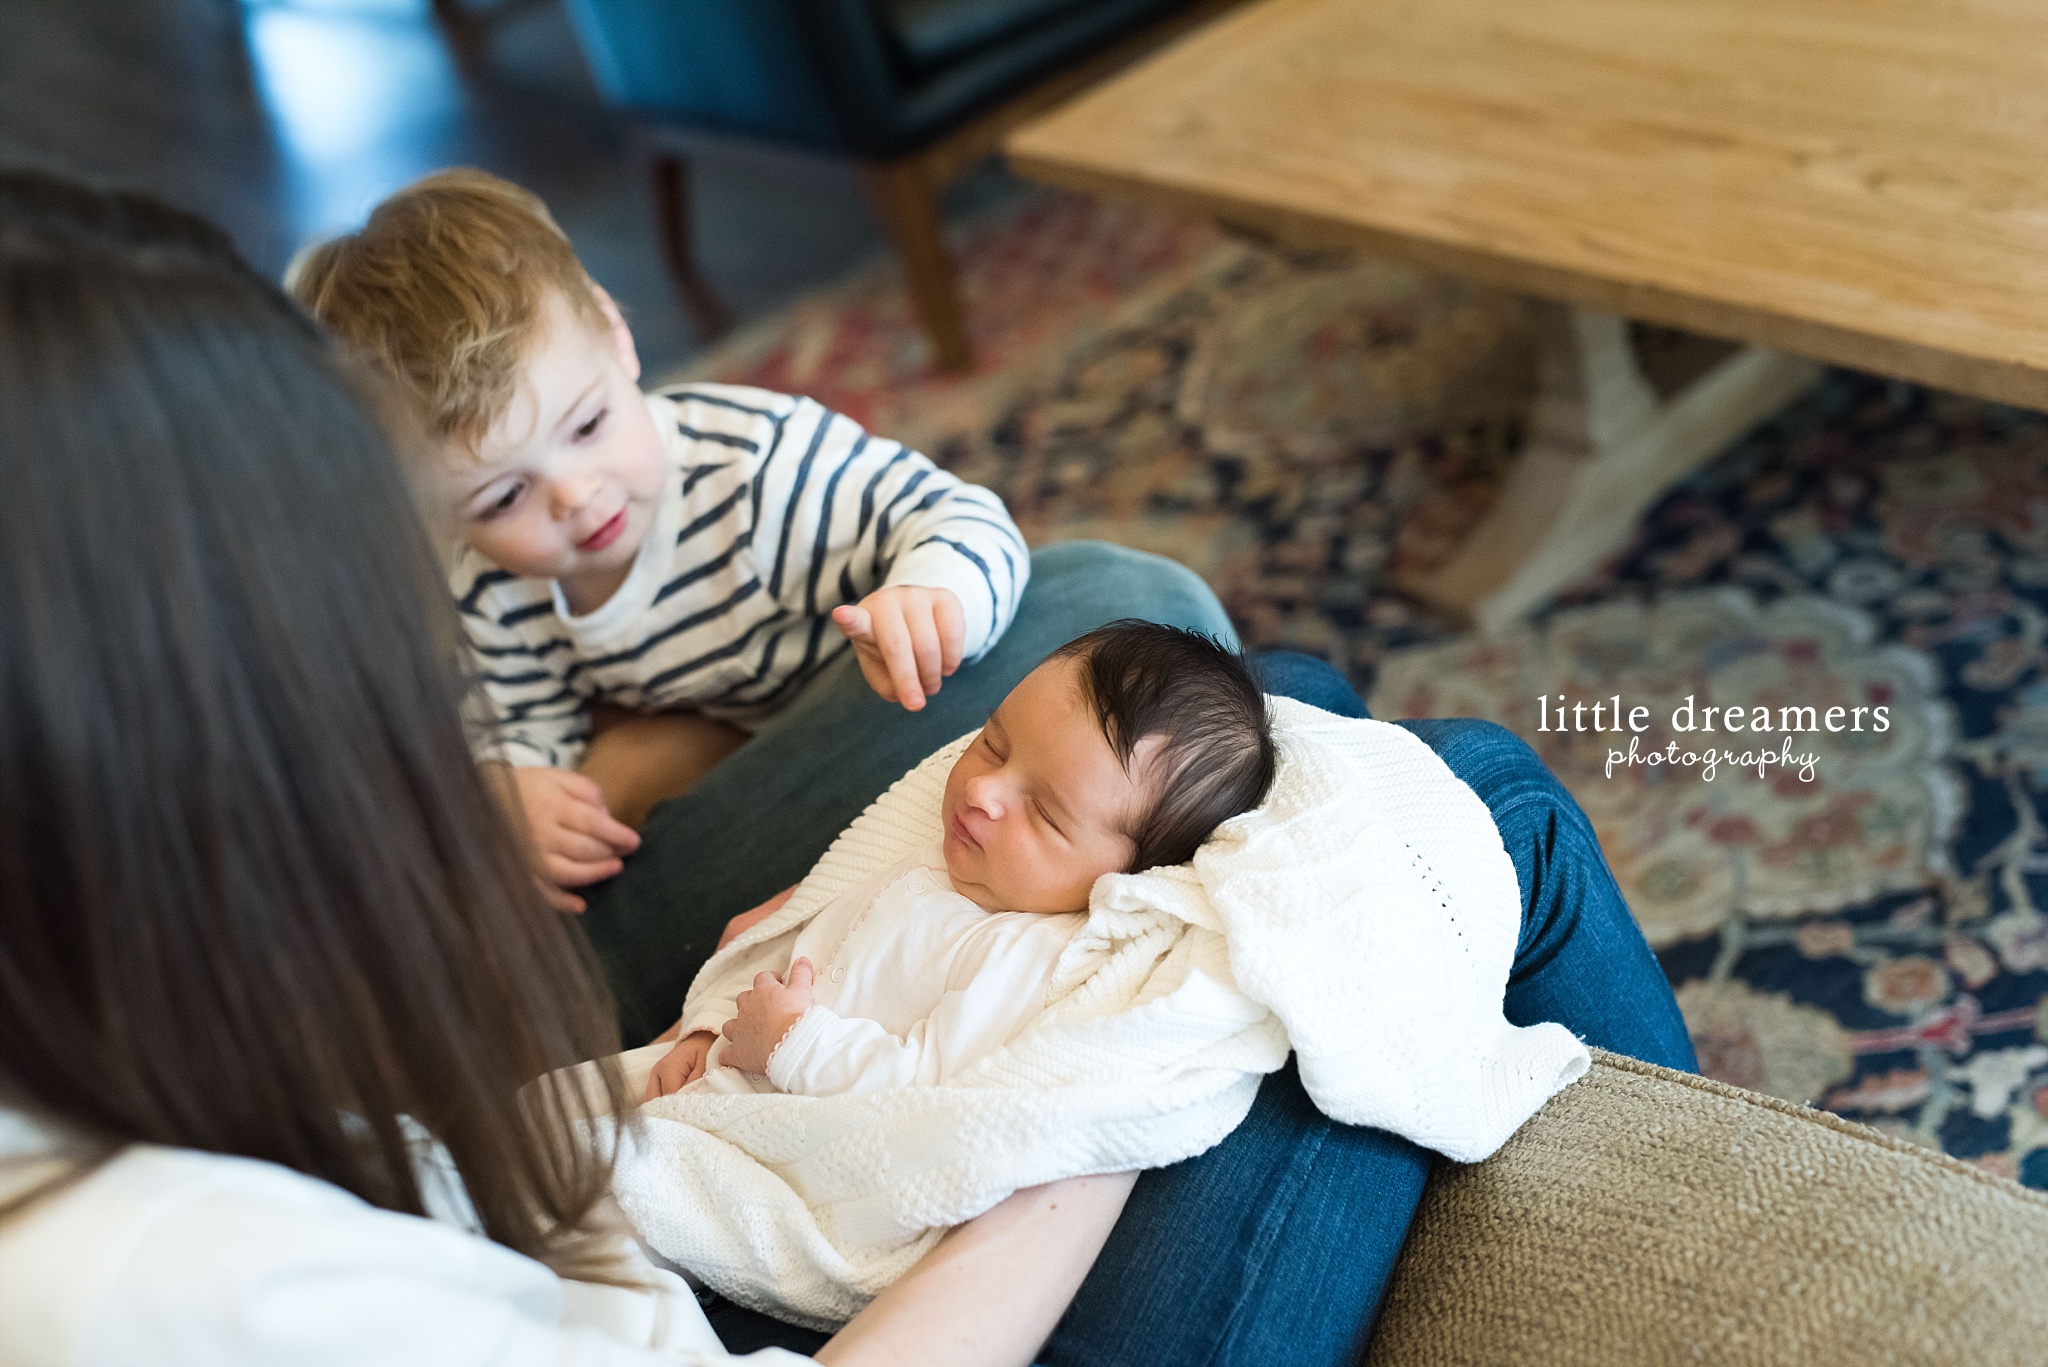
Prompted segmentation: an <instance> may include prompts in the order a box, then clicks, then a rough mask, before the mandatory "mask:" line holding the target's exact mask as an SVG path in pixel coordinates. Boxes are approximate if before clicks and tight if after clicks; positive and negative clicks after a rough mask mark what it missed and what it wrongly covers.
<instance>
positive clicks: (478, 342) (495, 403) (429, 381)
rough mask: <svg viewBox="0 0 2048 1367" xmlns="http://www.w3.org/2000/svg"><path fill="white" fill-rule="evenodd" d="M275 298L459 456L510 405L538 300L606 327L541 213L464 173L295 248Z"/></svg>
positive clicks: (425, 185) (444, 174)
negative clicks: (348, 354)
mask: <svg viewBox="0 0 2048 1367" xmlns="http://www.w3.org/2000/svg"><path fill="white" fill-rule="evenodd" d="M285 288H286V289H288V290H290V291H291V293H292V295H293V297H294V298H296V299H297V300H298V301H299V303H300V304H301V305H303V306H304V307H305V308H306V310H307V311H308V312H310V313H311V314H312V315H313V316H314V317H315V318H318V319H319V320H320V321H321V322H322V323H324V324H326V325H327V327H328V328H329V329H330V330H332V331H333V332H334V333H335V334H336V335H337V336H338V337H340V338H341V340H342V341H343V342H344V343H345V344H347V345H348V346H349V347H350V348H352V349H353V350H355V351H356V352H357V353H359V354H360V355H361V356H362V357H363V358H364V359H365V360H367V361H368V362H369V363H370V364H371V365H372V366H374V367H375V368H376V369H378V370H380V371H382V372H384V374H385V375H386V376H387V377H388V378H389V379H390V380H391V381H392V382H393V383H394V384H395V385H396V386H397V388H398V391H399V393H400V394H401V396H402V397H403V398H404V399H405V400H406V401H407V403H408V404H409V405H410V406H411V407H412V408H413V410H414V412H415V414H416V415H417V417H418V419H419V422H420V424H421V426H422V427H423V428H424V429H425V430H426V432H427V434H428V435H429V436H430V437H432V438H434V439H435V440H436V441H439V442H442V443H448V444H454V445H457V446H461V447H467V448H470V449H472V450H473V449H474V448H475V447H476V445H477V444H478V442H480V441H481V440H482V439H483V436H484V434H485V433H486V432H488V431H489V430H490V427H491V424H492V423H493V422H495V421H497V419H498V416H499V415H500V414H501V413H503V412H504V411H505V407H506V405H507V404H509V403H510V402H511V401H512V395H513V392H514V390H515V389H516V388H517V386H518V382H519V373H520V369H521V367H522V366H523V365H524V364H525V362H526V358H527V355H528V353H529V351H530V350H531V347H532V345H533V343H534V340H535V338H536V336H537V335H538V333H539V332H540V329H541V326H542V321H543V317H544V313H545V310H546V307H547V300H548V297H549V295H550V293H551V292H552V293H555V294H559V295H560V296H561V297H562V298H563V299H564V300H565V301H566V302H567V303H568V305H569V307H570V309H571V310H572V312H573V313H574V314H575V315H576V316H577V317H578V318H579V319H581V320H582V321H584V322H586V323H589V324H590V325H591V326H592V327H594V328H597V329H599V330H600V331H602V330H604V329H606V328H608V327H609V326H610V323H609V320H608V319H607V318H606V317H605V313H604V310H603V308H602V307H601V306H600V305H599V303H598V300H597V294H596V286H595V285H593V284H592V282H591V279H590V277H589V275H587V274H585V272H584V270H583V263H582V262H580V261H578V260H577V259H576V252H575V250H574V249H573V248H572V247H571V246H570V245H569V238H568V235H567V234H565V233H564V232H563V231H562V230H561V228H560V227H559V226H557V225H556V223H555V220H554V218H553V216H552V215H550V214H549V213H548V210H547V205H545V204H543V203H542V202H541V200H540V197H539V196H538V195H536V194H534V193H533V192H532V191H530V190H526V189H522V188H521V187H520V186H517V185H514V184H512V183H511V182H510V181H507V180H500V179H499V178H498V177H496V176H494V175H491V174H489V173H488V172H485V171H479V170H475V169H474V168H471V167H458V168H455V169H453V170H447V171H437V172H435V173H434V174H433V175H430V176H427V177H426V178H425V179H423V180H418V181H415V182H413V183H412V184H411V185H408V186H406V187H405V188H404V189H402V190H400V191H398V192H397V193H395V194H393V195H392V196H391V197H390V198H388V199H386V200H385V201H384V202H383V203H382V204H379V205H378V206H377V207H376V208H375V209H374V210H373V211H371V214H370V221H369V222H368V223H365V224H364V225H363V227H362V228H361V229H360V230H359V231H357V232H353V233H348V234H345V235H343V236H341V237H334V238H329V239H328V240H326V241H324V242H318V243H314V244H312V245H311V246H308V247H307V248H305V249H304V250H303V251H301V252H300V253H299V255H298V257H297V258H296V259H295V260H294V261H293V262H292V265H291V268H290V269H289V270H288V271H287V272H286V274H285Z"/></svg>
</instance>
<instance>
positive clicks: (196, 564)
mask: <svg viewBox="0 0 2048 1367" xmlns="http://www.w3.org/2000/svg"><path fill="white" fill-rule="evenodd" d="M453 610H454V609H453V605H452V604H451V603H450V602H449V600H448V595H447V593H446V590H445V588H443V587H442V583H441V580H440V576H439V574H438V572H437V570H436V567H435V562H434V557H433V555H432V552H431V551H430V550H429V547H428V545H427V541H426V537H425V534H424V532H423V531H422V529H421V527H420V526H419V524H418V521H417V519H416V517H415V514H414V511H413V508H412V505H411V502H410V500H409V497H408V492H407V487H406V484H405V482H404V479H403V477H402V475H401V474H400V472H399V469H398V466H397V463H396V461H395V459H394V456H393V453H392V446H391V440H390V439H389V438H388V437H387V436H386V434H385V432H384V430H382V428H380V426H379V424H378V423H377V422H376V420H375V419H374V417H373V416H372V414H371V412H370V410H369V407H368V406H367V404H366V401H365V399H364V397H363V394H362V392H361V391H360V389H359V386H358V385H357V384H355V383H353V382H352V381H351V378H350V376H349V375H348V374H347V372H346V371H345V368H344V367H343V366H342V365H341V364H339V363H338V362H337V360H336V357H335V355H334V353H333V351H332V350H331V348H330V347H329V346H328V344H327V343H326V342H325V341H324V340H323V339H322V337H321V336H320V335H319V333H318V332H317V331H316V329H315V328H314V327H313V325H312V324H311V323H310V322H308V321H307V320H306V318H305V317H303V316H302V315H301V314H300V313H299V312H298V311H297V309H296V308H295V307H294V306H293V305H292V304H291V303H289V302H288V301H287V300H286V299H285V298H284V297H283V296H282V295H281V294H280V293H279V292H278V291H277V290H276V289H274V288H272V287H271V286H270V285H269V284H268V283H266V282H265V281H263V280H262V279H260V278H259V277H258V276H256V275H255V274H254V273H253V272H252V271H251V270H250V269H249V268H248V267H247V266H245V265H244V264H243V263H242V262H241V261H240V259H239V258H237V257H236V255H235V253H234V251H233V249H232V248H231V247H230V246H229V245H228V242H227V240H226V238H225V237H224V236H223V235H221V234H220V233H219V232H218V231H216V230H215V229H213V228H211V227H210V226H208V225H206V224H205V223H203V222H201V221H199V220H197V219H194V218H192V217H190V216H188V215H185V214H182V213H179V212H177V211H176V210H173V209H170V208H168V207H166V206H164V205H162V204H160V203H157V202H156V201H154V200H151V199H148V198H145V197H142V196H137V195H127V194H118V193H102V192H99V191H95V190H90V189H87V188H85V187H83V186H80V185H77V184H74V183H72V182H70V181H66V180H63V179H60V178H57V177H54V176H50V175H46V174H40V173H33V172H21V171H4V170H0V1104H7V1105H11V1106H15V1107H18V1108H21V1109H23V1110H25V1111H27V1112H29V1113H30V1114H32V1115H37V1116H40V1117H42V1118H43V1119H44V1120H46V1121H49V1122H54V1123H55V1125H56V1126H57V1127H58V1128H59V1129H60V1130H61V1131H62V1132H63V1133H66V1134H68V1135H71V1136H74V1137H75V1138H76V1140H77V1141H78V1144H79V1145H80V1152H81V1153H82V1154H84V1155H85V1157H84V1158H83V1159H82V1162H83V1163H85V1164H89V1163H90V1161H91V1156H92V1155H94V1154H97V1155H105V1154H108V1153H112V1152H115V1151H117V1150H118V1149H119V1147H120V1146H122V1145H126V1144H131V1143H152V1144H166V1145H177V1146H182V1147H187V1148H194V1149H204V1150H208V1151H211V1152H214V1153H223V1154H240V1155H246V1156H248V1157H251V1158H259V1159H266V1160H268V1161H270V1162H274V1163H281V1164H283V1165H285V1166H286V1167H290V1168H294V1169H296V1170H298V1171H300V1172H303V1173H306V1174H309V1175H310V1176H313V1177H317V1178H322V1179H324V1180H326V1181H329V1182H332V1183H334V1184H335V1185H337V1186H340V1187H343V1188H346V1189H347V1190H349V1191H352V1192H354V1193H355V1194H357V1195H358V1196H360V1197H362V1198H363V1199H364V1200H366V1201H369V1202H371V1203H372V1204H375V1205H378V1206H382V1207H385V1208H387V1209H390V1210H396V1211H407V1212H412V1213H423V1205H422V1200H421V1190H420V1182H419V1180H418V1177H417V1176H416V1167H415V1163H414V1154H413V1151H412V1148H411V1146H410V1145H409V1144H408V1128H409V1127H408V1124H407V1123H406V1119H405V1118H407V1117H410V1118H411V1120H412V1121H415V1122H417V1124H418V1125H420V1126H424V1127H425V1128H426V1130H428V1131H429V1132H430V1133H431V1134H432V1135H433V1137H434V1138H436V1139H438V1140H440V1141H441V1142H442V1143H443V1144H445V1145H446V1146H447V1150H448V1152H449V1154H450V1155H451V1156H452V1157H453V1159H454V1161H455V1164H456V1166H457V1168H458V1169H459V1170H460V1171H461V1174H462V1177H463V1180H464V1183H465V1184H466V1187H467V1190H468V1194H469V1197H470V1199H471V1201H472V1203H473V1204H474V1206H475V1208H476V1211H477V1214H478V1216H479V1217H480V1218H481V1221H482V1224H483V1227H484V1230H485V1232H486V1233H488V1234H489V1235H490V1236H491V1237H492V1238H494V1239H496V1240H497V1241H498V1242H500V1243H502V1244H506V1245H508V1246H510V1247H512V1248H514V1249H517V1250H519V1251H520V1252H522V1253H527V1254H531V1255H534V1256H536V1257H539V1258H542V1259H544V1260H545V1261H547V1262H549V1263H550V1264H551V1265H553V1266H554V1267H556V1268H557V1269H558V1270H561V1271H564V1272H569V1273H579V1272H580V1273H583V1274H585V1275H588V1274H590V1273H591V1272H593V1271H601V1268H600V1265H599V1259H600V1253H599V1250H598V1245H597V1243H596V1242H595V1236H594V1235H592V1234H591V1233H589V1229H590V1226H591V1225H592V1223H593V1220H594V1212H595V1209H596V1207H597V1204H598V1203H599V1202H600V1201H601V1200H602V1198H603V1196H604V1194H605V1191H606V1185H607V1179H608V1176H609V1171H608V1164H607V1162H606V1159H605V1156H604V1155H603V1154H602V1153H599V1152H596V1151H595V1150H594V1149H593V1148H592V1147H591V1146H590V1145H589V1144H588V1143H587V1142H586V1141H585V1140H584V1138H583V1137H582V1136H581V1135H580V1134H579V1129H580V1127H579V1125H578V1124H577V1122H578V1121H580V1120H581V1119H583V1118H584V1112H585V1108H586V1107H589V1106H594V1105H600V1104H607V1105H610V1106H612V1107H615V1108H616V1107H619V1106H620V1105H621V1104H622V1102H623V1096H622V1093H621V1087H620V1084H619V1081H618V1078H617V1075H616V1072H615V1071H612V1072H609V1073H606V1074H605V1075H604V1078H605V1080H604V1085H603V1088H602V1090H604V1091H605V1092H606V1093H607V1095H606V1096H605V1097H604V1098H603V1101H602V1102H598V1101H595V1100H587V1099H586V1096H585V1093H584V1092H583V1090H582V1089H581V1088H571V1087H569V1086H567V1085H542V1086H539V1087H528V1086H527V1084H529V1083H531V1082H533V1080H534V1079H536V1078H540V1077H543V1076H544V1075H546V1074H547V1073H548V1072H549V1071H550V1070H552V1069H556V1068H560V1067H562V1066H564V1065H567V1064H572V1063H575V1062H577V1061H578V1060H581V1059H588V1058H593V1057H600V1056H603V1055H605V1054H608V1053H610V1052H611V1051H613V1050H615V1049H616V1048H617V1041H616V1036H615V1034H614V1027H613V1025H612V1023H611V1021H612V1017H611V1013H610V1011H609V1010H608V1009H607V1008H606V1006H605V1004H604V1002H603V1001H602V998H601V994H600V993H599V991H598V990H597V989H596V987H595V986H594V978H593V975H592V973H591V971H590V968H589V964H588V956H587V955H585V954H583V953H581V952H580V951H579V949H578V947H577V943H576V942H575V941H574V940H573V938H572V935H571V932H569V931H568V929H567V928H566V927H564V926H563V925H562V924H561V923H560V920H559V918H558V917H557V916H556V915H555V914H554V913H553V912H551V911H550V910H548V909H547V907H546V906H545V904H544V903H543V902H542V900H541V898H540V896H539V894H538V892H537V890H536V888H535V886H534V883H533V880H532V876H531V874H530V873H529V872H528V868H527V865H526V861H525V859H524V857H523V855H522V851H521V848H520V845H519V843H518V838H517V836H516V834H515V832H514V830H513V828H512V827H511V826H510V825H509V823H508V822H507V820H506V819H505V817H504V814H503V813H502V811H501V810H500V809H499V807H498V806H497V805H496V804H495V802H494V801H493V799H492V797H491V795H490V793H489V792H488V791H487V790H486V788H485V786H484V783H483V781H482V779H481V778H480V777H479V775H478V772H477V769H476V767H475V765H474V764H473V763H472V762H471V759H470V754H469V750H468V748H467V746H466V744H465V740H464V734H463V729H462V724H461V721H460V716H459V711H458V706H459V702H460V698H461V690H462V687H463V679H462V677H461V671H460V669H459V667H458V666H457V665H456V663H455V657H454V651H453V647H452V642H453V641H454V640H455V639H456V633H455V631H454V627H453V621H452V618H451V615H450V614H451V613H452V612H453ZM522 1088H524V1089H525V1094H524V1096H523V1097H522V1096H521V1095H520V1094H521V1090H522Z"/></svg>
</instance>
